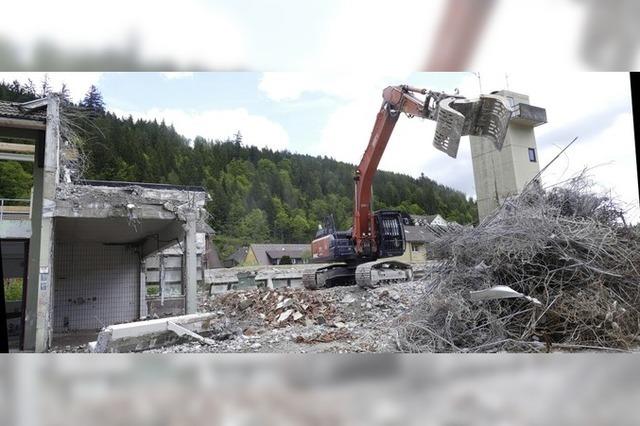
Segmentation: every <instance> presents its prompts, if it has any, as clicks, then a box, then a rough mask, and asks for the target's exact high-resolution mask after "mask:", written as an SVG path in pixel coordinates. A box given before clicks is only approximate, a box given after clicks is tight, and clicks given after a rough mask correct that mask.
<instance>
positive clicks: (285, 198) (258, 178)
mask: <svg viewBox="0 0 640 426" xmlns="http://www.w3.org/2000/svg"><path fill="white" fill-rule="evenodd" d="M44 89H46V87H44V88H41V90H44ZM36 93H37V90H36V89H35V88H34V87H33V85H30V86H27V87H25V86H21V85H18V84H17V83H13V84H9V85H8V84H0V99H5V100H7V99H9V100H27V99H30V98H33V97H34V96H36ZM38 93H39V92H38ZM65 108H66V109H67V111H69V112H70V114H69V115H70V116H71V117H73V118H72V121H73V123H74V128H75V130H76V132H77V134H78V135H79V136H80V139H81V140H82V143H81V149H82V151H83V152H84V155H85V157H86V159H87V160H88V161H87V167H86V168H85V170H84V176H83V177H84V178H87V179H105V180H123V181H141V182H159V183H171V184H184V185H202V186H204V187H206V189H207V190H208V191H209V193H210V195H211V197H212V201H211V202H210V203H209V204H208V206H207V209H208V211H209V212H210V213H211V220H210V221H211V225H212V227H213V228H214V229H215V230H216V231H217V232H218V234H219V237H220V240H221V241H223V242H228V243H230V244H227V246H228V248H227V250H228V249H230V247H231V246H233V245H235V244H241V243H247V242H263V241H273V242H281V241H282V242H306V241H310V239H311V238H312V237H313V235H314V233H315V230H316V229H317V224H318V223H319V221H320V220H321V219H322V218H323V217H324V216H325V215H327V214H329V213H333V214H334V216H335V219H336V223H337V224H338V225H339V226H340V227H341V228H344V229H346V228H348V227H349V226H350V222H351V211H352V197H353V179H352V176H353V170H354V166H353V165H351V164H346V163H342V162H338V161H335V160H333V159H330V158H327V157H313V156H309V155H300V154H293V153H290V152H287V151H272V150H269V149H258V148H255V147H250V146H245V145H244V144H243V143H242V136H241V131H242V129H239V131H238V133H237V134H236V135H232V136H231V137H230V138H229V139H228V140H225V141H212V140H207V139H204V138H201V137H197V138H195V140H193V141H190V140H188V139H186V138H184V137H183V136H181V135H179V134H178V133H177V132H176V131H175V130H174V128H173V127H172V126H167V125H165V123H158V122H156V121H143V120H133V119H131V118H126V119H122V118H119V117H116V116H115V115H113V114H111V113H109V112H105V106H104V103H103V102H102V98H101V96H100V93H99V92H98V91H97V89H95V88H92V89H91V90H90V91H89V92H88V93H87V96H86V97H85V99H84V101H83V102H81V103H80V105H73V104H70V103H68V102H65ZM76 126H77V127H76ZM4 163H5V164H10V163H9V162H4ZM17 166H18V168H19V172H18V169H16V164H14V165H12V166H4V168H2V169H0V173H1V175H0V179H2V182H3V183H4V182H14V181H24V180H25V179H26V177H25V169H24V168H23V167H21V166H20V165H17ZM14 169H15V170H14ZM26 174H27V175H28V173H26ZM12 185H13V184H12ZM5 186H7V185H4V184H3V185H2V186H1V187H0V188H1V189H2V191H4V192H3V193H2V194H0V197H7V196H14V195H16V194H12V193H10V192H6V191H7V189H6V188H5ZM18 186H19V185H18ZM23 186H24V185H23ZM23 189H24V188H23ZM21 190H22V189H21ZM27 193H28V191H27ZM23 195H24V194H23ZM374 199H375V208H376V209H380V208H397V209H399V210H403V211H405V212H408V213H414V214H423V213H427V214H431V213H440V214H441V215H442V216H444V217H445V218H447V219H451V220H456V221H458V222H460V223H470V222H473V221H474V220H476V217H477V213H476V206H475V203H474V202H473V201H472V200H469V199H467V198H466V197H465V195H464V194H463V193H461V192H458V191H454V190H452V189H451V188H447V187H445V186H443V185H439V184H437V183H436V182H434V181H432V180H431V179H429V178H427V177H424V176H422V177H420V178H417V179H416V178H412V177H410V176H407V175H402V174H397V173H389V172H378V174H377V176H376V178H375V181H374ZM227 250H223V251H225V252H226V251H227Z"/></svg>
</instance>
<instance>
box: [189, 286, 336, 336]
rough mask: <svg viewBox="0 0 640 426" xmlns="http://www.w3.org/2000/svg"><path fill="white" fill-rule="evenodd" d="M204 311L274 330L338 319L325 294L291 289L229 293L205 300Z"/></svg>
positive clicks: (333, 306)
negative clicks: (222, 313)
mask: <svg viewBox="0 0 640 426" xmlns="http://www.w3.org/2000/svg"><path fill="white" fill-rule="evenodd" d="M202 308H203V309H204V310H206V311H212V310H223V311H225V313H226V314H227V315H229V316H230V317H232V318H234V319H236V320H252V319H253V320H255V319H261V320H262V322H264V323H266V324H269V325H271V326H274V327H284V326H287V325H290V324H292V323H295V322H300V323H303V324H305V323H306V324H325V323H328V322H331V321H333V319H334V317H335V316H336V308H335V305H334V304H332V303H331V301H330V300H328V298H327V295H326V294H324V293H314V292H306V291H304V290H302V289H291V288H282V289H275V290H266V289H254V290H249V291H243V292H235V291H234V292H229V293H225V294H222V295H219V296H217V297H214V298H212V299H210V300H207V301H205V302H204V305H203V307H202Z"/></svg>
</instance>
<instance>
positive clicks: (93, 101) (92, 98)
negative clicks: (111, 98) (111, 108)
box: [80, 84, 105, 114]
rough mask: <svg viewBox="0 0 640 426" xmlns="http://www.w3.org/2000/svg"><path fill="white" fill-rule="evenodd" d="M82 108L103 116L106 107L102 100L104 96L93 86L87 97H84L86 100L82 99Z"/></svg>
mask: <svg viewBox="0 0 640 426" xmlns="http://www.w3.org/2000/svg"><path fill="white" fill-rule="evenodd" d="M80 106H81V107H83V108H87V109H89V110H92V111H94V112H98V113H101V114H103V113H104V112H105V105H104V101H103V99H102V94H101V93H100V91H99V90H98V88H97V87H96V86H94V85H93V84H92V85H91V87H90V88H89V90H88V91H87V93H86V95H84V99H82V102H80Z"/></svg>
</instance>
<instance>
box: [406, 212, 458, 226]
mask: <svg viewBox="0 0 640 426" xmlns="http://www.w3.org/2000/svg"><path fill="white" fill-rule="evenodd" d="M411 219H412V221H413V224H414V225H416V226H427V225H436V226H447V225H448V224H449V222H447V220H446V219H445V218H443V217H442V216H440V215H439V214H429V215H417V214H412V215H411Z"/></svg>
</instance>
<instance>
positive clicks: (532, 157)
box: [529, 148, 536, 163]
mask: <svg viewBox="0 0 640 426" xmlns="http://www.w3.org/2000/svg"><path fill="white" fill-rule="evenodd" d="M529 161H531V162H532V163H535V162H536V149H535V148H529Z"/></svg>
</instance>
